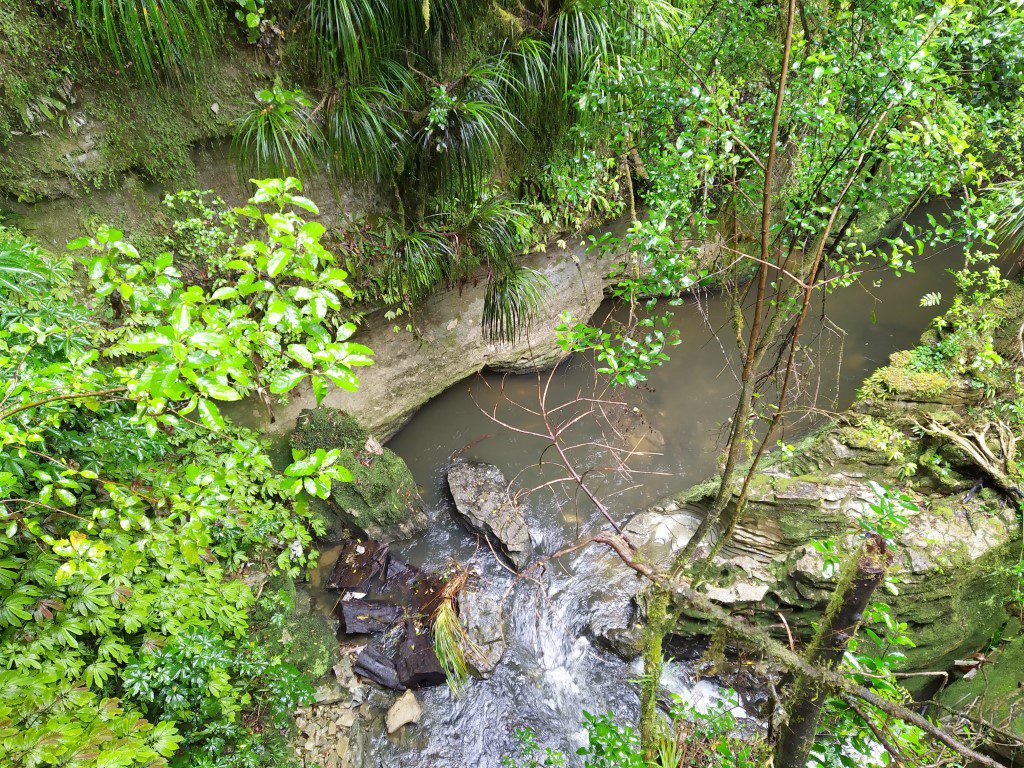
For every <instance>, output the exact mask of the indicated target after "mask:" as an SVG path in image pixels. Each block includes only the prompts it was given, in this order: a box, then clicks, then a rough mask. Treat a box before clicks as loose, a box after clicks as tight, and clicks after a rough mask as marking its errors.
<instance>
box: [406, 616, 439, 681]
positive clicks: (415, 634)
mask: <svg viewBox="0 0 1024 768" xmlns="http://www.w3.org/2000/svg"><path fill="white" fill-rule="evenodd" d="M395 670H396V672H397V673H398V680H399V682H400V683H401V684H402V685H403V686H405V687H406V688H421V687H426V686H432V685H444V683H445V682H447V679H448V678H447V677H446V676H445V674H444V670H443V669H442V668H441V662H440V661H438V659H437V654H436V653H434V640H433V636H432V634H431V632H430V631H429V630H426V629H424V630H420V629H419V628H417V627H416V625H415V624H414V623H413V622H412V620H411V619H410V620H407V621H406V622H405V634H404V635H403V636H402V642H401V643H400V644H399V646H398V651H397V653H396V654H395Z"/></svg>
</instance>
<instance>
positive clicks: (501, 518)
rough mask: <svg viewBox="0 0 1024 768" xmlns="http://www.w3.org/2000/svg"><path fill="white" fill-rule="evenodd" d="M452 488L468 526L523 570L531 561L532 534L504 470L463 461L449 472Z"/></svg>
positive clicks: (454, 464) (457, 463)
mask: <svg viewBox="0 0 1024 768" xmlns="http://www.w3.org/2000/svg"><path fill="white" fill-rule="evenodd" d="M448 487H449V488H450V489H451V493H452V498H453V499H454V500H455V508H456V510H458V513H459V515H460V516H461V517H462V518H463V520H465V521H466V524H467V525H469V527H470V528H472V529H473V530H476V531H479V532H480V533H482V534H484V535H485V536H486V537H487V538H488V539H489V540H490V541H491V543H492V544H493V545H494V546H495V547H496V548H497V549H499V550H500V551H501V552H502V553H504V554H505V555H506V556H507V557H508V558H509V560H511V561H512V562H513V563H514V564H515V566H516V568H517V569H519V570H522V569H523V567H524V566H525V565H526V564H527V563H528V562H529V560H530V554H531V549H532V548H531V546H530V531H529V529H528V528H527V527H526V521H525V520H524V518H523V516H522V514H521V513H520V512H519V510H518V508H517V507H516V505H515V503H514V502H513V501H512V499H511V498H509V495H508V483H507V482H506V480H505V475H504V474H502V472H501V470H500V469H498V468H497V467H495V466H494V465H492V464H484V463H482V462H479V461H466V460H462V459H460V460H459V461H456V462H454V463H453V464H452V465H451V467H450V468H449V469H448Z"/></svg>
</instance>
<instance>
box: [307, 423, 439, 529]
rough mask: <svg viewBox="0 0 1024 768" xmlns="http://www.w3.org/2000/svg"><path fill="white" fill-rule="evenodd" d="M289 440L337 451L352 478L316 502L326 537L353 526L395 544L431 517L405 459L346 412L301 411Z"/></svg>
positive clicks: (425, 524)
mask: <svg viewBox="0 0 1024 768" xmlns="http://www.w3.org/2000/svg"><path fill="white" fill-rule="evenodd" d="M291 443H292V446H293V447H294V448H298V449H301V450H304V451H315V450H317V449H318V448H323V449H324V450H332V449H338V450H340V451H341V464H342V465H343V466H345V467H346V468H348V469H349V470H350V471H351V472H352V480H351V482H347V483H335V484H334V486H333V487H332V488H331V496H330V498H329V499H327V501H326V502H318V503H317V506H318V507H319V509H320V511H321V513H322V514H323V515H324V517H325V518H326V522H327V529H328V530H327V534H325V538H326V539H328V540H337V539H339V538H342V537H343V536H344V529H345V528H346V527H355V528H358V529H359V530H360V531H363V532H364V533H366V535H367V536H369V537H370V538H371V539H375V540H377V541H382V542H393V541H400V540H403V539H408V538H410V537H412V536H413V535H415V534H416V533H418V532H420V531H422V530H424V529H425V528H426V527H427V525H428V523H429V520H428V518H427V516H426V513H424V511H423V508H422V506H421V505H420V498H419V493H418V491H417V489H416V481H415V480H414V479H413V476H412V473H411V472H410V471H409V467H408V466H407V465H406V463H405V461H404V460H403V459H402V457H400V456H399V455H398V454H396V453H395V452H394V451H392V450H389V449H388V448H383V447H382V446H381V444H380V442H379V441H378V440H377V439H376V438H375V437H374V436H373V435H371V434H370V433H369V431H367V430H366V429H364V428H363V427H362V425H361V424H360V423H359V422H358V421H357V420H356V419H355V418H354V417H353V416H351V415H350V414H348V413H347V412H345V411H341V410H335V409H331V408H323V407H320V408H314V409H311V410H305V411H302V413H301V414H299V418H298V420H297V421H296V425H295V432H294V433H293V434H292V437H291Z"/></svg>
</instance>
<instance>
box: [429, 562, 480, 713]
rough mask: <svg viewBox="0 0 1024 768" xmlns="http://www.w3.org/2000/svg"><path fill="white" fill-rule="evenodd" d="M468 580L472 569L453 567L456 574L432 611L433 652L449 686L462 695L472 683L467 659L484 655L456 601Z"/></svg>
mask: <svg viewBox="0 0 1024 768" xmlns="http://www.w3.org/2000/svg"><path fill="white" fill-rule="evenodd" d="M468 581H469V571H467V570H466V569H465V568H462V567H461V566H453V575H452V576H451V577H450V578H449V579H448V582H447V583H446V584H445V585H444V588H443V589H442V590H441V592H440V594H439V596H438V602H437V605H436V607H435V608H434V610H433V612H432V614H431V621H432V622H433V634H434V653H435V654H436V655H437V660H438V661H439V662H440V664H441V669H443V670H444V674H445V677H446V678H447V679H448V687H449V688H451V690H452V693H454V694H455V695H456V696H459V695H460V694H461V693H462V691H463V689H465V687H466V685H467V684H468V683H469V665H468V664H467V663H466V659H467V658H470V657H472V656H474V655H476V656H481V655H482V652H481V650H480V648H479V647H478V646H477V645H476V644H475V643H474V642H473V641H472V639H470V637H469V635H468V634H467V633H466V628H465V627H464V626H463V624H462V621H461V620H460V619H459V612H458V605H457V601H458V599H459V594H460V593H461V592H462V591H463V590H464V589H465V588H466V584H467V582H468Z"/></svg>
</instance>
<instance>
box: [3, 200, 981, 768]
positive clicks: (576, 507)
mask: <svg viewBox="0 0 1024 768" xmlns="http://www.w3.org/2000/svg"><path fill="white" fill-rule="evenodd" d="M119 199H120V198H115V199H114V204H116V203H117V201H118V200H119ZM107 202H110V201H106V200H104V199H103V198H102V197H98V198H97V204H98V205H99V206H100V207H103V204H105V203H107ZM75 205H77V204H75ZM941 208H942V204H937V205H929V206H926V207H924V208H921V209H919V210H918V211H917V212H915V213H914V215H913V216H912V217H911V223H913V224H915V225H916V226H919V227H920V226H922V225H924V224H925V223H926V218H925V217H926V214H927V213H929V212H933V213H934V212H935V211H936V210H938V209H941ZM21 210H22V211H23V212H24V213H25V215H26V220H27V222H28V224H29V225H30V226H29V228H30V229H31V228H32V226H31V225H32V224H33V223H34V224H36V225H37V226H36V229H37V233H38V235H39V236H41V237H42V238H43V239H44V240H45V241H49V242H50V244H51V245H59V244H60V243H59V242H58V241H59V239H61V238H62V237H63V235H64V234H65V233H66V232H67V231H70V230H73V229H74V228H75V227H74V226H73V222H74V219H75V218H76V217H77V214H76V213H75V212H74V211H75V210H77V208H74V209H73V207H72V206H71V204H68V205H66V206H63V207H62V206H61V205H60V204H58V205H57V206H56V207H54V208H51V209H50V210H49V212H47V211H46V210H45V209H44V207H36V208H34V209H31V210H30V209H27V208H22V209H21ZM961 261H962V252H961V251H960V249H958V248H946V249H943V250H941V251H928V250H926V251H925V253H924V254H923V255H922V256H921V257H919V258H917V259H915V260H914V265H913V266H914V269H915V271H914V272H913V273H907V274H904V275H903V276H901V277H898V278H897V277H895V276H894V275H892V274H888V273H881V272H879V273H869V274H866V275H865V276H864V277H863V278H862V280H861V281H860V282H859V283H858V284H856V285H855V286H852V287H849V288H845V289H842V290H840V291H837V292H836V293H835V294H833V295H831V296H829V297H828V299H827V302H826V305H825V310H826V311H824V312H822V311H821V307H820V305H819V306H818V307H817V309H816V312H815V315H814V320H813V322H812V323H810V324H809V325H810V326H811V327H810V328H808V330H807V331H806V333H805V338H806V339H807V340H808V341H807V346H806V348H805V350H804V359H803V361H802V362H803V365H802V370H803V371H804V376H803V378H802V379H801V384H802V386H803V388H804V390H805V393H806V396H805V397H804V398H803V400H802V402H804V403H805V404H808V405H809V404H811V403H812V402H813V403H814V405H815V407H816V409H818V412H819V418H820V412H824V411H833V410H841V409H842V408H844V407H846V406H847V405H848V404H849V403H850V401H851V400H852V398H853V396H854V394H855V392H856V389H857V387H858V386H859V384H860V383H861V381H862V380H863V379H864V378H865V376H867V375H868V374H870V372H871V371H872V370H874V369H875V368H876V367H878V366H879V365H882V364H884V363H885V362H886V361H887V358H888V355H889V354H890V353H891V352H893V351H896V350H899V349H904V348H907V347H910V346H913V345H914V344H915V343H916V341H917V338H918V336H919V335H920V333H921V332H922V331H923V330H924V328H925V327H926V325H927V323H928V322H929V320H930V319H931V318H932V317H933V316H935V315H936V314H938V313H939V312H940V311H941V309H942V307H941V306H939V307H928V308H922V307H921V306H920V298H921V297H922V296H923V295H924V294H926V293H931V292H940V293H941V294H942V296H943V302H942V304H943V305H946V304H948V301H949V299H950V298H951V296H952V293H953V280H952V278H951V276H950V275H949V270H950V269H954V268H957V267H958V266H960V264H961ZM602 311H615V310H614V308H611V307H606V308H605V310H602ZM673 311H674V317H673V325H674V327H675V328H677V329H678V330H679V331H680V334H681V340H682V341H681V344H680V345H679V346H676V347H674V348H673V349H672V350H671V360H670V362H668V363H666V364H665V365H663V366H662V367H660V368H658V369H656V370H654V371H653V372H652V375H651V377H650V381H649V382H647V384H646V385H645V386H643V387H639V388H636V389H632V390H630V389H621V388H620V389H616V390H613V391H611V392H608V393H604V397H607V398H610V399H613V400H617V401H622V402H624V403H626V404H627V406H628V408H636V409H637V410H638V411H639V412H640V413H642V414H643V417H644V419H645V420H646V424H647V427H645V428H644V429H646V428H649V429H650V430H652V432H651V433H650V435H649V439H646V440H645V441H644V442H643V444H642V445H641V446H640V448H641V449H642V450H644V451H647V452H650V453H651V454H652V455H642V456H636V457H634V459H633V461H631V462H630V465H631V466H632V467H633V469H634V473H633V474H630V475H625V474H623V473H621V472H616V473H610V474H604V475H602V474H601V473H599V472H595V473H594V474H589V475H588V480H589V482H591V483H592V488H593V489H594V490H595V492H597V493H599V494H600V495H601V496H602V497H603V498H604V499H605V501H606V503H607V506H608V508H609V509H610V510H611V513H612V516H613V517H614V518H615V519H616V520H618V521H622V520H625V519H627V518H628V517H629V516H630V515H631V514H632V513H634V512H636V511H638V510H640V509H643V508H646V507H647V506H649V505H650V504H652V503H656V502H658V501H660V500H662V499H664V498H666V497H668V496H670V495H673V494H675V493H678V492H679V491H681V490H683V489H685V488H687V487H688V486H691V485H693V484H694V483H696V482H699V481H701V480H703V479H704V478H706V477H707V476H709V475H710V474H712V473H713V472H714V471H715V465H716V461H717V459H718V456H719V455H720V451H719V448H720V447H721V441H722V434H723V425H724V424H726V422H727V419H728V417H729V416H730V414H731V411H732V408H733V403H734V395H735V392H736V388H737V379H736V376H737V373H736V370H735V362H736V357H735V341H733V340H732V339H731V338H730V336H731V331H730V330H729V327H728V323H727V318H726V308H725V302H724V301H723V300H722V299H721V297H719V296H717V295H715V294H713V293H703V294H699V293H698V294H693V295H690V296H688V297H687V298H686V300H685V301H684V302H683V304H682V305H681V306H679V307H675V308H673ZM379 364H381V365H387V360H381V361H380V363H379ZM547 381H548V379H547V374H542V375H541V376H537V375H532V374H531V375H521V376H508V377H505V376H499V375H496V374H486V373H485V374H483V375H480V376H475V377H472V378H471V379H469V380H466V381H462V382H459V383H457V384H454V385H452V386H451V387H450V388H449V389H448V390H447V391H445V392H444V393H443V394H441V395H439V396H438V397H436V398H434V399H433V400H432V401H430V402H429V403H428V404H427V405H426V406H425V407H424V408H422V409H421V410H420V411H419V412H418V413H417V414H416V415H415V417H414V418H413V419H412V420H411V421H410V422H409V423H408V425H407V426H405V428H403V429H402V430H401V431H400V432H399V433H398V434H397V435H396V436H395V437H394V438H393V439H392V440H391V441H390V443H389V447H391V448H392V449H394V450H395V451H396V452H397V453H398V454H399V455H401V456H402V457H403V458H404V459H405V460H406V462H407V463H408V465H409V467H410V468H411V470H412V472H413V475H414V477H415V478H416V481H417V482H418V484H419V485H420V487H421V492H422V498H423V503H424V505H425V508H426V509H427V510H428V512H429V515H430V517H431V520H432V524H431V526H430V528H429V530H428V531H427V532H426V533H425V534H423V535H422V536H420V537H419V538H417V539H415V540H413V541H410V542H405V543H402V544H400V545H397V546H396V547H395V548H394V550H395V551H396V552H397V553H398V554H399V555H400V556H401V557H403V558H405V559H408V560H409V561H411V562H413V563H414V564H416V565H420V566H423V567H427V568H440V567H444V566H445V565H447V564H448V563H449V562H451V561H452V560H453V559H454V560H458V561H460V562H462V563H464V564H468V565H470V566H471V567H472V568H473V570H475V571H476V572H477V573H478V574H479V578H478V579H477V580H476V587H475V588H476V589H479V590H481V591H483V592H484V593H486V594H487V595H489V596H490V597H492V598H494V599H495V600H504V603H503V608H504V617H505V621H506V629H505V632H506V639H507V641H508V650H507V652H506V654H505V657H504V659H503V661H502V662H501V664H500V665H499V667H498V669H497V670H496V672H495V673H494V675H493V676H492V677H490V678H489V679H487V680H484V681H474V682H472V683H471V684H470V685H469V687H468V688H467V689H466V690H465V691H464V692H463V694H462V696H461V698H456V697H454V695H453V694H452V693H451V691H449V689H448V688H446V687H440V688H432V689H427V690H423V691H420V692H419V693H418V695H419V697H420V700H421V704H422V705H423V710H424V716H423V720H422V722H421V725H420V726H419V727H418V728H404V729H402V730H401V731H400V732H399V733H398V734H396V736H394V737H386V736H380V737H378V738H377V739H376V740H375V742H374V744H373V748H372V753H373V756H372V759H373V764H374V765H380V766H389V767H394V768H402V767H408V768H413V767H414V766H415V767H416V768H425V767H426V766H429V767H430V768H449V767H450V768H464V767H465V766H480V767H481V768H492V767H496V766H498V765H500V761H501V758H502V756H503V755H506V754H509V753H514V752H515V750H516V742H515V738H514V735H513V732H514V730H515V728H517V727H519V726H527V727H529V728H530V729H532V730H533V731H534V732H535V733H536V734H537V736H538V738H539V740H540V742H541V743H542V744H545V745H551V746H554V747H557V748H559V749H564V750H567V751H574V749H575V747H577V746H579V745H580V743H582V742H581V739H582V738H583V737H582V731H581V725H580V723H581V718H582V714H583V711H584V710H586V711H591V712H597V713H603V712H605V711H614V712H615V713H616V714H617V715H619V716H620V717H622V718H624V719H625V718H633V717H635V715H636V711H637V706H638V701H637V696H636V690H635V684H634V683H633V682H632V681H633V680H634V679H635V678H636V677H637V675H638V673H639V670H638V669H637V667H636V666H635V665H632V666H631V665H630V664H627V663H625V662H623V661H622V660H621V659H619V658H618V657H617V656H615V655H613V654H611V653H609V652H608V651H606V650H604V649H602V648H601V647H599V646H598V645H597V644H596V643H595V642H594V641H593V640H592V639H591V637H590V635H589V633H588V626H589V622H590V619H591V616H592V612H593V611H594V610H597V608H596V607H595V605H596V603H597V602H599V601H600V599H602V598H606V597H607V596H608V595H609V594H610V593H611V594H613V593H614V592H615V591H616V588H617V587H616V585H615V584H610V583H608V570H607V569H606V568H604V567H603V566H602V561H601V560H600V559H599V558H596V557H594V556H593V554H592V553H591V552H590V551H587V552H585V553H584V554H575V555H573V556H571V557H566V558H562V559H560V560H559V561H557V562H553V563H551V564H550V565H549V566H548V567H546V568H545V569H544V570H543V572H541V573H537V574H534V575H535V576H536V579H534V580H519V581H518V582H514V580H513V578H512V576H511V574H510V572H509V571H508V570H507V569H505V568H504V567H503V566H501V565H499V564H498V563H497V562H496V561H495V559H494V557H493V555H492V554H491V552H490V550H489V549H488V548H487V547H486V546H483V547H481V546H480V543H479V542H478V540H477V538H476V537H475V536H472V535H470V534H469V532H468V531H467V530H466V529H465V528H464V527H463V526H462V525H461V524H460V523H459V522H458V521H457V519H456V518H455V517H454V516H453V514H452V509H451V505H452V502H451V499H450V496H449V495H448V493H447V488H446V481H445V470H446V467H447V466H448V464H449V463H450V460H451V457H452V456H453V455H456V454H461V455H464V456H467V457H471V458H474V459H479V460H482V461H486V462H490V463H493V464H496V465H497V466H499V467H500V468H501V469H502V470H503V471H504V472H505V474H506V476H507V477H509V478H510V479H513V478H514V482H513V489H514V490H518V491H522V492H523V493H522V495H521V496H520V498H519V504H520V507H521V509H522V510H523V511H524V515H525V517H526V519H527V521H528V523H529V526H530V529H531V533H532V536H533V539H534V544H535V546H536V549H537V551H538V553H542V554H543V553H551V552H554V551H556V550H557V549H559V548H561V547H563V546H564V545H566V544H567V543H570V542H572V541H574V540H576V539H577V538H578V537H580V536H581V534H583V533H584V532H586V531H588V530H592V529H594V528H595V527H599V526H601V525H604V524H605V523H606V521H605V520H604V519H603V518H601V517H600V516H599V515H597V513H596V510H595V508H594V506H593V505H592V504H590V503H588V502H586V501H585V500H584V499H583V498H582V497H581V495H580V494H579V493H578V492H577V491H576V489H575V488H574V487H572V486H570V485H566V484H554V485H549V486H547V487H545V488H543V489H542V490H538V491H536V492H533V493H526V490H528V489H529V488H531V487H534V486H537V485H540V484H542V483H550V482H552V481H554V480H556V479H557V478H558V477H559V476H560V474H561V470H560V468H559V466H558V465H557V464H556V463H555V462H554V454H553V452H552V451H548V452H547V453H543V449H544V448H545V445H546V444H545V443H544V441H542V440H539V439H537V438H534V437H531V436H528V435H525V434H523V433H522V432H517V431H515V430H513V429H509V428H507V427H505V426H503V425H501V424H498V423H496V422H495V421H494V420H493V419H492V418H491V417H490V416H489V415H488V412H491V411H492V409H495V408H496V410H495V411H494V413H496V415H497V416H498V418H499V419H501V420H503V421H507V422H508V423H510V424H512V425H513V426H514V427H516V428H517V429H537V428H539V427H540V425H541V423H542V422H541V421H540V419H538V418H537V417H536V416H535V415H533V414H531V413H529V412H528V411H527V410H524V408H525V409H531V410H536V409H537V402H538V391H539V387H542V386H544V385H545V384H546V383H547ZM594 388H595V376H594V370H593V365H592V363H591V361H590V360H589V359H588V358H587V357H586V356H575V357H573V358H571V359H569V360H568V361H566V362H564V363H562V364H561V365H560V366H559V367H558V368H557V369H556V371H555V373H554V375H553V376H552V377H551V379H550V396H549V401H548V405H549V406H550V407H555V406H558V405H560V404H562V403H567V402H570V401H572V400H574V399H576V398H577V397H579V396H580V395H583V396H588V395H591V394H592V393H593V392H594ZM811 393H813V397H812V396H811ZM516 404H518V405H516ZM562 415H563V416H564V413H563V414H562ZM629 418H633V417H632V416H630V417H629ZM812 421H813V420H811V419H805V420H802V421H800V422H799V423H794V424H790V425H789V427H788V433H787V434H786V435H784V436H783V439H784V440H786V441H792V440H793V439H795V437H796V436H798V435H799V434H800V433H801V432H803V431H806V430H807V429H808V428H809V426H810V424H811V423H812ZM567 437H568V438H569V439H571V440H573V441H576V442H583V443H593V442H596V441H599V440H601V439H602V436H601V431H600V428H599V423H598V422H597V421H595V420H590V419H585V420H582V421H580V422H579V424H578V425H577V426H576V428H575V430H574V432H573V433H572V434H570V435H567ZM542 454H543V457H544V465H543V466H539V465H538V462H539V461H540V460H541V458H542ZM572 456H573V459H574V461H576V462H577V463H578V467H579V468H580V469H581V470H586V469H593V468H600V467H603V466H607V465H609V464H610V462H611V458H612V457H611V456H610V454H609V452H608V451H607V450H604V449H595V448H594V447H593V446H587V447H584V448H581V449H579V450H577V451H575V452H572ZM324 560H325V563H324V565H329V558H326V557H325V558H324ZM664 682H665V684H666V687H668V688H669V689H671V690H673V691H675V692H677V693H679V694H681V695H684V696H687V697H689V698H691V699H694V700H697V701H700V700H707V699H709V698H714V697H715V696H717V695H719V692H718V690H717V688H716V687H715V686H714V685H713V684H709V683H708V682H707V681H704V682H701V683H700V684H698V685H694V684H693V681H692V678H691V675H690V669H689V667H688V666H687V665H686V664H684V663H673V664H670V665H668V668H667V671H666V678H665V680H664Z"/></svg>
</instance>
